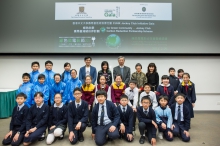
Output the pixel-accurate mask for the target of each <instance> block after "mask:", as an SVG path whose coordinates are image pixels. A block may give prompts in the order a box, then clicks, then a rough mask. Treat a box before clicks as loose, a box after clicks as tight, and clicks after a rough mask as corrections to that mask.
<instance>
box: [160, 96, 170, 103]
mask: <svg viewBox="0 0 220 146" xmlns="http://www.w3.org/2000/svg"><path fill="white" fill-rule="evenodd" d="M161 99H164V100H166V101H167V102H168V100H169V98H168V96H164V95H161V96H160V97H159V99H158V101H160V100H161Z"/></svg>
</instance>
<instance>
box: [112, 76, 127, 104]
mask: <svg viewBox="0 0 220 146" xmlns="http://www.w3.org/2000/svg"><path fill="white" fill-rule="evenodd" d="M125 89H126V85H125V83H123V82H122V76H121V75H120V74H118V75H116V76H115V82H114V83H112V85H111V97H112V102H113V103H114V104H115V105H116V106H118V105H119V102H120V97H121V95H122V94H124V93H125Z"/></svg>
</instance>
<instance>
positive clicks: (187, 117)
mask: <svg viewBox="0 0 220 146" xmlns="http://www.w3.org/2000/svg"><path fill="white" fill-rule="evenodd" d="M170 109H171V112H172V116H173V121H176V120H175V119H174V118H175V109H176V103H174V104H172V105H171V107H170ZM183 119H184V121H183V122H184V126H181V127H180V128H181V129H182V130H186V131H188V130H189V128H190V114H189V109H188V108H187V106H185V105H184V104H183Z"/></svg>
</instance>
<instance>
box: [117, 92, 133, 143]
mask: <svg viewBox="0 0 220 146" xmlns="http://www.w3.org/2000/svg"><path fill="white" fill-rule="evenodd" d="M128 102H129V100H128V96H127V95H122V96H121V99H120V105H119V106H118V107H117V109H118V112H119V114H120V123H119V124H120V126H119V132H120V135H121V138H123V139H125V140H126V141H128V142H131V141H133V140H134V137H133V134H132V127H133V109H132V108H131V107H130V106H128Z"/></svg>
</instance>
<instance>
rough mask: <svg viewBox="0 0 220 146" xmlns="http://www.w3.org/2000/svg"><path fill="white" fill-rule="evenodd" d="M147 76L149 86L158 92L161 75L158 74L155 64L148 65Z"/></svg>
mask: <svg viewBox="0 0 220 146" xmlns="http://www.w3.org/2000/svg"><path fill="white" fill-rule="evenodd" d="M146 76H147V79H148V84H150V85H151V91H156V90H157V87H158V85H159V74H158V73H157V67H156V65H155V63H150V64H149V65H148V67H147V73H146Z"/></svg>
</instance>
